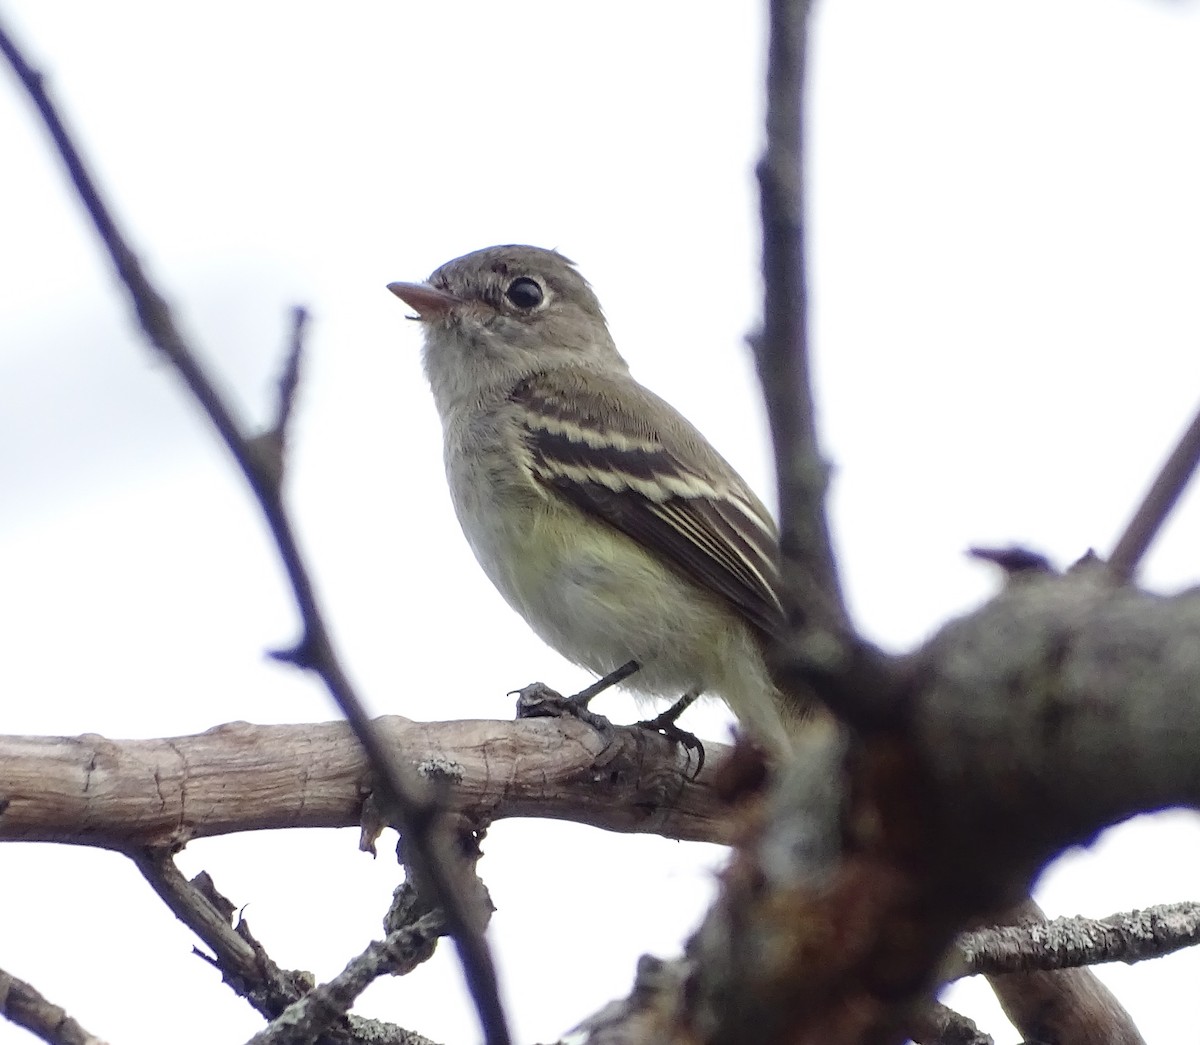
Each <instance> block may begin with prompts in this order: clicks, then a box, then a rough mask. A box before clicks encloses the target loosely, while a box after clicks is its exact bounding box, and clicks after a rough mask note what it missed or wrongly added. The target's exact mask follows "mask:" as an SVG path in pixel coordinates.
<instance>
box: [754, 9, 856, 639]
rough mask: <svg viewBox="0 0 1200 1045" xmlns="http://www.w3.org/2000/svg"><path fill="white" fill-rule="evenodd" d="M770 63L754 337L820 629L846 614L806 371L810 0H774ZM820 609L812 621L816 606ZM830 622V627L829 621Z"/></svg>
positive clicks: (786, 509) (803, 597)
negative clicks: (759, 308) (759, 302)
mask: <svg viewBox="0 0 1200 1045" xmlns="http://www.w3.org/2000/svg"><path fill="white" fill-rule="evenodd" d="M770 6H771V43H770V52H769V56H768V64H767V147H766V151H765V153H764V154H763V157H762V159H761V160H760V161H759V164H758V181H759V187H760V190H761V194H762V200H761V211H762V223H763V262H762V264H763V283H764V300H763V329H762V333H761V334H760V335H759V336H757V337H755V338H753V339H752V343H753V345H754V350H755V359H756V361H757V363H758V372H759V378H760V380H761V383H762V388H763V396H764V398H765V400H766V405H767V416H768V418H769V419H770V423H771V436H772V441H773V443H774V446H775V465H776V469H777V472H778V475H777V481H778V483H779V511H780V516H781V523H782V526H781V529H782V544H783V558H784V563H785V566H786V567H787V568H789V569H790V570H792V571H794V575H795V576H796V579H797V582H798V584H797V585H796V586H797V587H798V588H799V589H800V590H799V591H798V592H794V593H793V598H795V599H797V600H798V601H800V602H802V603H803V602H808V603H810V605H809V606H802V607H800V608H801V609H807V610H808V611H809V616H810V617H815V622H816V623H818V624H820V625H822V626H829V625H830V624H833V623H838V624H844V623H845V621H846V611H845V607H844V604H843V600H842V594H841V585H840V582H839V581H838V576H837V567H836V564H835V560H834V555H833V542H832V541H831V540H830V537H829V526H828V523H827V521H826V518H825V489H826V486H827V483H828V469H827V468H826V465H825V462H824V461H823V460H822V458H821V452H820V449H819V447H818V445H817V426H816V411H815V408H814V405H813V394H812V381H811V378H810V375H809V364H808V288H807V284H806V281H805V271H804V264H805V262H804V252H805V243H804V172H803V155H802V147H803V132H802V124H803V104H804V103H803V93H802V92H803V85H804V75H805V48H806V46H807V23H808V14H809V6H810V5H809V3H808V0H772V3H771V5H770ZM817 600H820V606H821V610H820V612H819V613H818V614H813V613H812V610H813V608H814V607H813V606H812V605H811V604H812V603H813V602H814V601H817ZM831 616H832V618H833V619H832V620H831V619H829V618H830V617H831Z"/></svg>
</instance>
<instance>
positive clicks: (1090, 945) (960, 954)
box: [955, 902, 1200, 976]
mask: <svg viewBox="0 0 1200 1045" xmlns="http://www.w3.org/2000/svg"><path fill="white" fill-rule="evenodd" d="M1197 943H1200V904H1197V903H1192V902H1186V903H1174V904H1161V905H1159V906H1157V907H1148V908H1146V910H1144V911H1129V912H1127V913H1125V914H1113V915H1109V916H1108V917H1107V918H1082V917H1075V918H1055V919H1054V920H1053V921H1048V922H1041V921H1038V922H1023V923H1022V924H1020V925H999V926H994V927H990V928H986V929H975V930H973V931H971V932H966V933H963V934H962V935H961V936H960V937H959V938H958V943H957V945H956V946H955V959H956V971H959V974H960V975H963V976H971V975H974V974H978V973H988V974H996V973H1014V972H1028V971H1030V970H1034V969H1043V970H1048V969H1071V968H1076V967H1078V966H1082V965H1099V964H1101V963H1103V962H1125V963H1126V964H1127V965H1132V964H1134V963H1135V962H1141V961H1145V960H1146V959H1148V958H1161V957H1162V956H1163V955H1166V954H1173V953H1174V952H1175V951H1180V950H1183V949H1184V948H1186V947H1194V946H1195V945H1196V944H1197Z"/></svg>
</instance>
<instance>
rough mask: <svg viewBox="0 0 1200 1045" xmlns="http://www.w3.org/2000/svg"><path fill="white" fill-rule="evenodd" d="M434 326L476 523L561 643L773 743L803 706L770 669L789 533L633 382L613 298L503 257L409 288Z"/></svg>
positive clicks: (447, 428) (457, 489)
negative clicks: (703, 697) (784, 540)
mask: <svg viewBox="0 0 1200 1045" xmlns="http://www.w3.org/2000/svg"><path fill="white" fill-rule="evenodd" d="M388 289H389V290H391V291H392V292H393V293H394V294H396V295H397V296H398V297H400V298H401V299H403V300H404V302H405V303H406V304H408V305H409V306H410V307H411V308H412V309H413V310H414V311H415V312H416V313H417V315H416V317H414V318H416V319H419V320H420V322H421V323H422V325H423V327H424V333H425V350H424V364H425V373H426V375H427V377H428V378H429V384H430V386H431V387H432V389H433V397H434V401H435V403H436V404H437V410H438V413H439V415H440V416H441V420H442V430H443V435H444V438H445V463H446V475H447V478H448V480H449V483H450V495H451V498H452V500H453V502H454V508H455V511H456V512H457V513H458V520H459V523H460V524H461V525H462V529H463V533H464V534H465V535H466V538H467V540H468V542H470V545H471V548H472V549H473V550H474V552H475V557H476V558H477V559H478V560H479V564H480V565H481V566H482V567H483V569H484V572H485V573H486V574H487V575H488V577H489V578H490V579H491V581H492V583H493V584H494V585H495V586H496V587H497V588H498V589H499V591H500V593H501V595H503V596H504V598H505V599H506V600H507V601H508V603H509V605H510V606H512V608H513V609H515V610H516V611H517V612H518V613H519V614H521V616H522V617H524V618H525V620H526V621H527V622H528V623H529V625H530V626H531V627H532V628H533V630H534V631H535V632H537V634H538V635H540V636H541V638H542V639H543V640H545V641H546V642H547V643H548V644H549V645H550V646H552V647H553V648H554V649H556V650H557V651H558V652H559V653H561V654H562V655H563V656H565V657H567V658H568V659H569V660H572V661H574V662H575V663H576V664H580V665H582V666H584V667H586V668H589V669H591V670H592V671H594V672H596V673H598V674H600V675H605V674H608V673H609V672H611V671H613V670H614V669H616V668H619V667H620V666H622V665H624V664H626V663H627V662H629V661H630V660H634V661H636V662H637V664H638V666H639V670H638V671H637V672H636V673H635V674H633V675H632V677H631V678H630V679H629V681H628V682H627V683H626V686H627V688H629V689H631V690H633V691H634V692H635V693H639V694H642V695H644V696H649V697H660V698H661V697H666V698H671V699H678V698H680V697H682V696H685V695H696V694H700V693H704V694H710V695H713V696H718V697H721V698H723V699H724V700H725V701H726V703H728V704H729V706H730V708H732V710H733V712H734V713H735V714H736V715H737V716H738V718H739V719H740V720H741V722H742V724H743V725H744V726H745V727H746V728H747V729H748V730H749V731H750V732H751V733H752V734H753V735H755V736H757V737H758V739H759V740H760V741H762V742H764V743H766V744H767V745H768V746H769V747H771V748H772V749H774V750H776V751H779V750H787V748H788V746H789V745H788V740H787V737H788V733H789V728H788V724H789V722H791V721H795V720H798V719H799V718H800V717H801V715H802V713H803V710H804V709H803V708H802V707H801V706H800V705H799V704H798V702H796V701H795V700H792V699H789V698H786V697H784V696H782V695H781V694H780V692H779V691H778V690H777V688H776V686H775V685H774V683H773V682H772V681H771V677H770V673H769V671H768V670H767V665H766V661H765V659H764V652H763V651H764V648H765V644H766V643H767V642H768V641H769V640H770V638H771V636H772V635H774V634H775V633H776V632H777V631H778V630H779V629H780V628H781V627H782V625H783V613H782V609H781V606H780V599H779V594H778V555H779V549H778V537H777V533H776V528H775V523H774V521H773V520H772V519H771V516H770V513H769V512H768V511H767V509H766V508H765V507H763V504H762V502H761V501H760V500H759V499H758V498H757V497H756V496H755V495H754V493H753V492H752V491H751V490H750V488H749V487H748V486H747V485H746V483H745V482H744V481H743V480H742V478H741V476H739V475H738V474H737V472H735V471H734V470H733V468H732V467H730V465H729V463H728V462H727V461H726V460H725V459H724V458H723V457H721V455H720V454H718V453H717V452H716V450H714V449H713V448H712V447H711V446H710V445H709V443H708V442H707V440H705V438H704V436H702V435H701V434H700V433H699V431H697V430H696V428H694V427H693V426H692V425H691V424H690V423H689V422H688V421H687V420H686V419H685V418H684V417H683V416H682V415H680V414H679V413H678V412H677V411H676V410H675V409H674V408H673V407H671V406H670V405H669V404H668V403H666V402H664V401H663V400H662V399H660V398H659V397H658V396H656V395H655V394H654V393H653V392H651V391H649V390H648V389H646V388H643V387H642V386H641V385H640V384H638V382H637V381H635V380H634V379H633V378H632V377H631V376H630V373H629V367H628V365H627V364H626V362H625V360H624V359H623V358H622V357H621V355H620V353H619V352H618V351H617V349H616V347H615V346H614V344H613V341H612V338H611V337H610V336H609V333H608V327H607V325H606V323H605V321H604V315H603V313H602V312H601V310H600V303H599V301H597V299H596V295H595V294H594V293H593V292H592V289H591V287H590V286H589V285H588V283H587V282H586V280H584V278H583V277H582V276H581V275H580V274H579V273H578V271H576V269H575V267H574V265H573V263H572V262H571V261H569V260H568V259H567V258H565V257H563V256H562V255H561V254H558V253H556V252H555V251H552V250H543V249H541V248H538V247H528V246H500V247H488V248H486V249H484V250H479V251H476V252H474V253H473V254H467V255H465V256H464V257H461V258H456V259H455V260H454V261H450V262H447V263H446V264H445V265H443V266H442V267H441V268H439V269H438V270H437V271H436V272H434V273H433V275H432V276H430V277H429V280H428V281H427V282H425V283H391V284H389V286H388Z"/></svg>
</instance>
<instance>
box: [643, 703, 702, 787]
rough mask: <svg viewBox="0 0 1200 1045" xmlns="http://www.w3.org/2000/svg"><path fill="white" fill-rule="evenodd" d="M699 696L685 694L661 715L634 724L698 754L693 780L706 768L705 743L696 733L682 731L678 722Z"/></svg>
mask: <svg viewBox="0 0 1200 1045" xmlns="http://www.w3.org/2000/svg"><path fill="white" fill-rule="evenodd" d="M698 696H700V694H699V693H685V694H684V695H683V696H682V697H680V698H679V699H678V700H677V701H675V703H674V704H672V705H671V706H670V707H669V708H667V710H666V711H664V712H663V713H662V714H661V715H656V716H655V717H654V718H648V719H644V720H642V721H641V722H635V723H634V725H635V726H637V727H638V728H640V729H646V730H649V731H650V732H651V733H659V734H661V735H662V736H664V737H666V738H667V739H668V740H672V741H674V742H675V743H676V744H678V745H679V746H680V747H682V748H683V749H684V750H685V751H694V752H696V772H695V773H694V774H693V776H692V779H693V780H694V779H695V778H696V777H698V776H699V775H700V770H702V769H703V768H704V743H703V742H702V741H701V740H700V738H699V737H698V736H696V734H695V733H689V732H688V731H687V730H686V729H681V728H680V726H679V723H678V721H677V720H678V718H679V716H680V715H682V714H683V713H684V712H685V711H687V709H688V708H690V707H691V706H692V705H693V704H694V703H695V702H696V698H697V697H698Z"/></svg>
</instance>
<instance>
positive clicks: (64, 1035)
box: [0, 969, 105, 1045]
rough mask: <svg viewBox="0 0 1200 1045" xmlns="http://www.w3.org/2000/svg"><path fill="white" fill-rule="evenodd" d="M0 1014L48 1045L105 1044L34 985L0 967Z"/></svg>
mask: <svg viewBox="0 0 1200 1045" xmlns="http://www.w3.org/2000/svg"><path fill="white" fill-rule="evenodd" d="M0 1016H3V1017H4V1018H5V1019H6V1020H8V1021H9V1022H10V1023H14V1024H16V1025H17V1026H18V1027H24V1028H25V1029H26V1030H27V1031H29V1033H30V1034H32V1035H34V1036H35V1037H37V1038H41V1040H42V1041H44V1042H46V1043H47V1045H105V1042H103V1041H102V1040H101V1039H100V1038H97V1037H96V1036H95V1035H94V1034H91V1033H89V1032H88V1031H86V1030H84V1028H83V1027H81V1026H80V1025H79V1023H78V1022H77V1021H76V1020H74V1019H72V1018H71V1017H70V1016H68V1015H67V1013H66V1011H65V1010H64V1009H62V1008H60V1007H59V1006H57V1005H55V1004H54V1003H53V1002H52V1001H50V1000H49V999H48V998H46V997H45V996H44V995H42V994H41V993H40V992H39V991H38V990H37V989H36V988H35V987H33V986H31V985H30V984H28V983H26V982H25V981H24V980H19V979H17V978H16V977H15V976H13V975H12V974H11V973H7V972H5V971H4V970H3V969H0Z"/></svg>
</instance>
